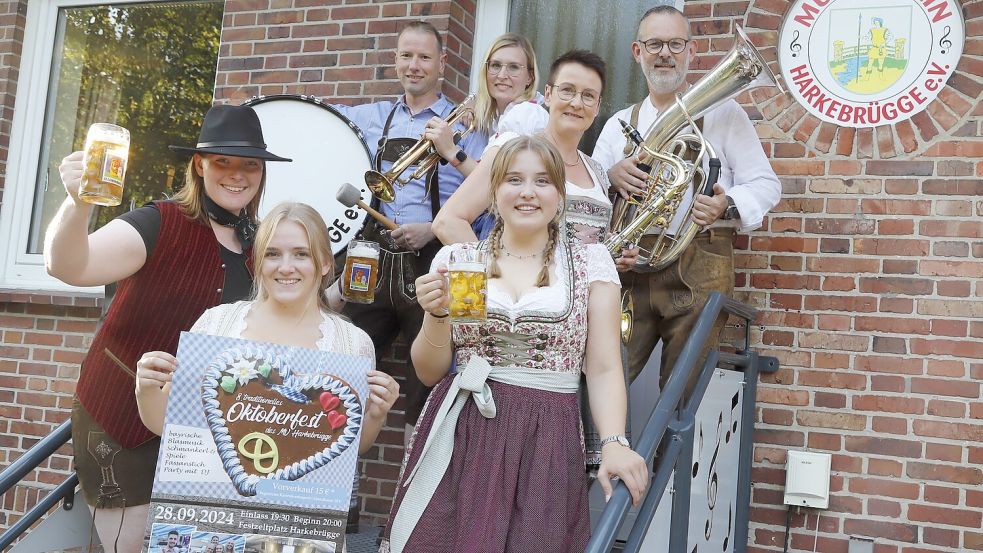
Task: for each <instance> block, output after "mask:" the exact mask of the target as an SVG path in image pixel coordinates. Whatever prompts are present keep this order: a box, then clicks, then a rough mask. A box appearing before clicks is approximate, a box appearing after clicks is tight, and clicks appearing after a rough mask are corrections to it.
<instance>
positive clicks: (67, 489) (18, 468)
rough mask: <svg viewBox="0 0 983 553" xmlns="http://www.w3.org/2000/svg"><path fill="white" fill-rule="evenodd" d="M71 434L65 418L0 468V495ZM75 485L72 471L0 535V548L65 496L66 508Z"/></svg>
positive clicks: (11, 541)
mask: <svg viewBox="0 0 983 553" xmlns="http://www.w3.org/2000/svg"><path fill="white" fill-rule="evenodd" d="M71 438H72V421H71V420H67V421H65V422H63V423H61V425H60V426H59V427H58V428H56V429H55V431H54V432H52V433H51V434H48V435H47V436H45V437H44V438H43V439H42V440H41V441H39V442H38V443H36V444H34V447H32V448H31V449H28V450H27V451H25V452H24V454H23V455H21V456H20V458H19V459H17V460H16V461H14V462H13V463H11V464H10V465H9V466H8V467H7V468H5V469H3V472H0V495H3V494H5V493H7V491H8V490H10V488H13V487H14V486H16V485H17V483H18V482H20V481H21V479H23V478H24V476H26V475H27V474H29V473H30V472H31V471H33V470H34V469H36V468H37V467H38V466H39V465H40V464H41V463H43V462H44V461H45V459H47V458H48V457H50V456H51V455H52V454H53V453H54V452H55V451H57V450H58V448H60V447H61V446H63V445H65V444H66V443H68V441H69V440H70V439H71ZM77 485H78V475H76V474H75V473H74V472H73V473H72V474H71V475H70V476H69V477H68V478H67V479H66V480H65V481H64V482H62V483H61V484H59V485H58V486H57V487H55V489H53V490H51V491H50V492H48V494H47V495H45V496H44V498H42V499H41V501H39V502H38V503H37V504H36V505H34V507H32V508H31V509H30V510H29V511H28V512H27V513H25V514H24V516H22V517H21V518H20V519H19V520H18V521H17V522H15V523H14V524H13V525H11V526H10V527H9V528H7V530H6V531H5V532H4V533H3V534H2V535H0V551H3V550H5V549H6V548H7V547H8V546H10V544H12V543H14V542H15V541H17V539H18V538H20V536H21V534H23V533H24V532H26V531H27V529H28V528H30V527H31V526H32V525H33V524H34V523H35V522H37V521H38V520H39V519H40V518H41V517H43V516H44V515H45V513H47V512H48V511H49V510H50V509H51V508H52V507H53V506H54V505H55V504H56V503H58V502H59V501H61V500H62V499H64V500H65V503H64V506H65V509H66V510H70V509H71V508H72V507H73V504H74V501H75V487H76V486H77Z"/></svg>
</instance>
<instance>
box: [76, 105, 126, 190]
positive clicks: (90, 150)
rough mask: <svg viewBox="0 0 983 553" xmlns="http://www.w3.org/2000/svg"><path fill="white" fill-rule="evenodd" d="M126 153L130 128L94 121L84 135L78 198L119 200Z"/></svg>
mask: <svg viewBox="0 0 983 553" xmlns="http://www.w3.org/2000/svg"><path fill="white" fill-rule="evenodd" d="M129 153H130V131H128V130H126V129H124V128H123V127H120V126H119V125H113V124H111V123H95V124H93V125H92V126H91V127H89V133H88V134H87V135H86V137H85V156H84V157H83V158H82V163H83V165H84V168H85V169H84V171H85V172H84V173H82V184H81V185H79V199H81V200H82V201H84V202H87V203H90V204H96V205H105V206H114V205H119V204H120V202H122V201H123V178H124V177H125V176H126V161H127V158H128V157H129Z"/></svg>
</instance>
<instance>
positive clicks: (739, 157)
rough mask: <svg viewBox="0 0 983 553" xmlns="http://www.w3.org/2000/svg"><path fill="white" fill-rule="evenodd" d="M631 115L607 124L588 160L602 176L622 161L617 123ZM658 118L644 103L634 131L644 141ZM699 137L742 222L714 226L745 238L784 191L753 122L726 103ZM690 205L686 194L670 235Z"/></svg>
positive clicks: (706, 118)
mask: <svg viewBox="0 0 983 553" xmlns="http://www.w3.org/2000/svg"><path fill="white" fill-rule="evenodd" d="M631 109H632V106H628V107H627V108H625V109H623V110H621V111H619V112H618V113H615V114H614V115H613V116H612V117H611V118H610V119H608V121H607V123H605V124H604V129H602V130H601V135H600V136H599V137H598V139H597V145H595V146H594V155H593V156H592V157H593V158H594V160H596V161H597V162H598V163H600V164H601V166H602V167H604V170H605V171H607V170H609V169H611V167H612V166H614V164H616V163H618V162H619V161H621V160H622V159H624V157H625V156H624V149H625V144H626V142H627V140H628V139H627V138H625V135H624V134H623V133H622V132H621V125H620V124H619V123H618V119H622V120H624V121H625V122H629V120H630V118H631ZM658 114H659V112H658V110H657V109H656V108H655V106H654V105H653V104H652V99H651V97H646V98H645V100H644V101H642V107H641V108H640V109H639V112H638V125H636V127H637V128H638V131H639V133H640V134H641V135H642V136H643V137H644V136H646V135H647V134H648V130H649V128H650V127H651V126H652V124H653V123H654V122H655V119H656V117H657V116H658ZM703 135H704V137H705V138H706V139H707V141H708V142H709V143H710V145H711V146H712V147H713V149H714V150H716V153H717V157H718V158H719V159H720V164H721V168H720V178H719V179H718V181H717V182H718V183H720V185H721V186H722V187H723V189H724V191H725V192H726V193H727V195H728V196H730V197H731V198H732V199H733V200H734V205H736V206H737V210H738V211H739V212H740V215H741V218H740V221H724V220H718V221H717V222H716V223H714V225H713V226H737V225H738V224H739V225H740V229H741V230H742V231H744V232H748V231H752V230H754V229H756V228H758V227H760V226H761V223H762V222H763V220H764V216H765V215H766V214H767V213H768V211H769V210H771V209H772V208H773V207H775V206H776V205H778V201H779V200H780V199H781V196H782V185H781V183H780V182H779V181H778V177H777V176H775V171H774V170H772V168H771V164H770V163H769V162H768V158H767V157H765V153H764V150H763V149H762V148H761V141H760V140H759V139H758V134H757V133H756V132H755V131H754V126H753V125H752V124H751V120H750V119H748V116H747V114H746V113H745V112H744V109H743V108H741V106H740V105H739V104H738V103H737V102H735V101H734V100H727V101H726V102H724V103H723V104H721V105H720V106H718V107H716V108H714V109H712V110H711V111H710V112H708V113H707V114H706V115H705V116H704V118H703ZM704 168H706V162H704ZM690 203H692V193H691V192H687V194H686V199H685V200H684V201H683V204H682V205H681V206H680V208H679V210H678V211H677V212H676V217H675V218H674V219H673V221H672V224H671V225H670V230H672V231H675V229H677V228H679V225H680V224H681V223H682V220H683V218H684V217H685V214H686V213H687V212H688V211H689V205H690Z"/></svg>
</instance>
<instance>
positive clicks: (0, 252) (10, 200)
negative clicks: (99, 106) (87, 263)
mask: <svg viewBox="0 0 983 553" xmlns="http://www.w3.org/2000/svg"><path fill="white" fill-rule="evenodd" d="M153 1H159V0H102V1H101V2H100V1H99V0H95V1H94V0H31V1H30V2H28V3H27V20H26V25H25V28H24V49H23V52H22V54H21V63H20V68H19V73H18V79H17V91H16V95H17V96H16V98H15V99H14V114H13V119H12V121H11V129H10V148H9V149H8V151H7V152H8V154H7V155H8V157H7V174H6V178H5V179H4V190H3V206H2V207H0V237H6V238H4V239H0V261H2V265H0V288H3V289H15V290H26V291H33V292H41V291H49V290H50V291H59V292H62V291H73V292H81V293H86V294H91V293H96V294H101V293H102V290H103V288H102V287H89V288H79V287H76V286H70V285H68V284H65V283H64V282H62V281H60V280H58V279H56V278H54V277H52V276H49V275H48V273H47V271H46V270H45V268H44V256H43V255H41V254H30V253H25V252H26V251H27V243H28V240H29V238H30V230H31V229H30V226H31V217H32V214H33V211H34V201H35V194H36V191H37V188H38V187H39V186H45V183H43V182H41V179H42V178H44V175H43V174H39V171H38V162H39V160H40V156H41V146H42V145H41V140H42V138H43V135H44V116H45V109H46V108H47V103H48V95H49V93H50V85H51V82H50V78H51V67H52V63H53V60H54V55H55V51H54V50H55V35H56V31H57V25H58V12H59V10H60V9H62V8H72V7H78V6H91V5H93V4H94V3H105V4H114V3H119V4H123V3H126V4H137V3H150V2H153ZM52 177H53V178H52V179H50V181H49V182H48V183H47V186H62V184H61V181H60V180H59V179H58V178H57V176H55V175H52Z"/></svg>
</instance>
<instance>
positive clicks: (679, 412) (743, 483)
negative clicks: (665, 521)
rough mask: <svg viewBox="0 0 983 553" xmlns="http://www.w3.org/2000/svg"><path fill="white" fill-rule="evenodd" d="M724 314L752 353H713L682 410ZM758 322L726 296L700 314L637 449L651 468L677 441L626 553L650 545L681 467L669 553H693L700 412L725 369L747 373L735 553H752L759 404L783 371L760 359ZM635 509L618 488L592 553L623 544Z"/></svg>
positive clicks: (745, 307) (590, 546)
mask: <svg viewBox="0 0 983 553" xmlns="http://www.w3.org/2000/svg"><path fill="white" fill-rule="evenodd" d="M721 313H727V314H730V315H735V316H737V317H740V318H741V319H743V320H744V323H745V325H744V326H745V332H744V349H743V350H742V351H740V352H738V353H737V354H728V353H721V352H719V351H716V350H714V351H711V352H710V353H709V354H708V355H707V360H706V362H705V363H704V365H703V367H702V368H701V371H700V375H699V378H698V380H697V382H696V385H695V386H694V388H693V391H692V394H691V395H690V398H689V400H688V402H687V403H686V405H685V406H684V407H682V406H681V405H680V404H681V403H682V400H683V396H684V394H685V392H686V386H687V383H688V382H689V381H690V378H691V375H692V374H693V371H694V369H695V368H696V365H697V363H698V361H699V358H700V354H701V352H702V350H703V346H704V344H706V342H707V340H708V339H709V338H710V332H711V331H712V329H713V325H714V322H715V321H716V320H717V317H718V316H719V315H720V314H721ZM757 315H758V311H757V310H756V309H754V308H753V307H751V306H749V305H746V304H743V303H740V302H738V301H737V300H734V299H731V298H728V297H726V296H724V295H723V294H721V293H719V292H714V293H712V294H711V295H710V297H709V299H708V300H707V303H706V305H705V306H704V307H703V311H702V312H701V313H700V317H699V319H698V320H697V322H696V325H695V326H694V327H693V330H692V332H691V333H690V336H689V338H688V339H687V340H686V344H685V345H684V346H683V350H682V353H681V354H680V356H679V359H678V360H677V361H676V365H675V366H674V367H673V370H672V373H671V374H670V376H669V380H668V382H667V383H666V387H665V390H663V391H662V394H661V395H660V396H659V399H658V401H657V402H656V406H655V409H654V410H653V411H652V414H651V416H650V417H649V420H648V423H647V424H646V425H645V428H644V429H643V430H642V432H641V433H640V434H639V435H638V439H637V441H636V442H635V451H636V452H638V454H639V455H641V456H642V458H643V459H645V462H646V463H648V464H650V465H651V463H652V462H653V460H654V458H655V455H656V451H657V450H658V448H659V445H660V444H661V443H662V442H663V441H664V440H665V439H666V438H667V434H668V438H669V441H668V442H667V443H666V445H665V446H664V447H663V448H662V451H661V453H660V455H659V464H658V466H657V467H656V470H655V474H654V476H653V477H652V480H651V482H650V485H649V488H648V491H647V492H646V495H645V498H644V499H643V501H642V504H641V506H640V507H639V511H638V514H637V516H636V518H635V522H634V525H633V526H632V528H631V531H630V533H629V535H628V540H627V542H626V544H625V546H624V549H623V551H624V552H625V553H636V552H638V551H639V550H640V548H641V545H642V541H643V540H644V538H645V536H646V533H647V531H648V529H649V525H650V523H651V521H652V519H653V518H654V517H655V513H656V509H657V508H658V506H659V502H660V500H661V499H662V497H663V495H664V494H665V490H666V488H667V486H668V485H669V479H670V478H671V477H673V470H674V469H675V468H676V467H686V468H685V469H684V470H676V471H675V476H674V480H673V484H674V490H675V493H674V494H673V496H672V502H673V504H672V513H673V517H672V522H671V526H670V535H669V553H686V549H687V541H688V536H689V510H690V509H689V507H690V505H689V502H690V489H691V483H692V476H691V471H690V470H689V467H691V466H692V456H693V437H694V427H695V421H696V412H697V409H698V408H699V406H700V403H701V402H702V401H703V396H704V394H705V392H706V389H707V387H708V386H709V384H710V379H711V377H712V375H713V373H714V371H715V370H716V367H717V364H718V362H723V363H725V364H727V365H732V366H734V367H735V368H736V369H738V370H741V371H743V372H744V373H745V386H746V387H745V392H744V406H743V411H742V413H741V425H742V428H743V429H744V430H743V431H742V432H741V442H740V462H739V466H738V470H737V475H736V476H737V478H738V485H737V502H736V504H737V506H738V512H737V517H736V520H735V522H736V524H735V528H734V549H733V550H734V552H735V553H744V551H745V550H746V547H747V532H748V507H747V506H748V505H749V504H750V495H751V460H752V448H753V442H752V438H753V431H752V429H753V426H754V403H755V402H754V398H755V393H756V389H757V381H758V374H759V373H761V372H765V373H770V372H774V371H776V370H778V361H777V359H775V358H773V357H763V356H759V355H758V354H757V353H755V352H751V351H750V342H751V329H750V327H751V323H752V321H753V320H754V319H755V318H756V317H757ZM630 506H631V495H630V494H629V492H628V488H627V487H626V486H625V485H624V483H623V482H618V483H617V485H616V486H615V488H614V490H613V492H612V494H611V498H610V499H609V500H608V502H607V505H606V506H605V508H604V511H603V512H602V513H601V516H600V518H599V519H598V521H597V525H596V526H595V527H594V530H593V533H592V536H591V539H590V542H588V544H587V549H586V550H585V553H608V552H609V551H611V547H612V546H613V545H614V541H615V537H616V536H617V534H618V531H619V529H620V528H621V525H622V524H623V523H624V521H625V518H626V516H627V514H628V511H629V509H630Z"/></svg>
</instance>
